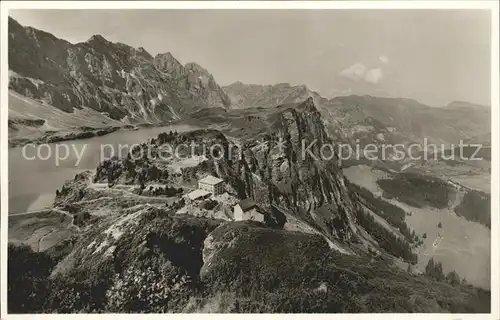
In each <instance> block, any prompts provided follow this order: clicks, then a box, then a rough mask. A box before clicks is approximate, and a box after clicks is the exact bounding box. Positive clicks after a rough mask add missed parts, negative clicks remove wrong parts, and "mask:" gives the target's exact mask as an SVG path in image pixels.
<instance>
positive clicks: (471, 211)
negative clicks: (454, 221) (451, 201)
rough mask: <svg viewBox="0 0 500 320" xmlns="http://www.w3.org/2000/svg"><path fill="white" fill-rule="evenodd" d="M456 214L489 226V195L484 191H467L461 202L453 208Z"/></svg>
mask: <svg viewBox="0 0 500 320" xmlns="http://www.w3.org/2000/svg"><path fill="white" fill-rule="evenodd" d="M455 212H456V214H457V215H459V216H462V217H464V218H465V219H467V220H470V221H474V222H478V223H480V224H482V225H485V226H487V227H488V228H490V227H491V208H490V195H489V194H486V193H484V192H480V191H476V190H471V191H468V192H467V193H466V194H465V195H464V198H463V199H462V202H461V203H460V204H459V205H458V206H457V207H456V208H455Z"/></svg>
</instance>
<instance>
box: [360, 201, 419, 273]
mask: <svg viewBox="0 0 500 320" xmlns="http://www.w3.org/2000/svg"><path fill="white" fill-rule="evenodd" d="M356 218H357V221H358V223H359V224H360V225H361V227H363V229H365V230H366V231H367V232H368V233H369V234H370V235H371V236H372V237H373V238H374V239H375V240H376V241H377V242H378V244H379V246H380V247H381V248H382V249H384V250H385V251H386V252H388V253H390V254H392V255H394V256H396V257H401V258H403V260H405V261H407V262H410V263H413V264H416V263H417V261H418V256H417V254H415V253H414V252H413V251H412V247H411V244H410V243H409V242H408V241H406V239H404V238H401V237H398V236H396V235H395V234H394V233H393V232H392V231H390V230H387V229H386V228H385V227H383V226H382V225H381V224H379V223H377V222H376V221H375V218H374V217H373V216H372V215H371V214H369V213H368V212H365V210H363V209H358V210H356Z"/></svg>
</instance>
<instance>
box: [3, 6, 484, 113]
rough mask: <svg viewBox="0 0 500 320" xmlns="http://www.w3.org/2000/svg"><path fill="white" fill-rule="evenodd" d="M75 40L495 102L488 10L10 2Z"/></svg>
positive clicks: (234, 76) (222, 71)
mask: <svg viewBox="0 0 500 320" xmlns="http://www.w3.org/2000/svg"><path fill="white" fill-rule="evenodd" d="M9 15H10V16H11V17H13V18H14V19H16V20H17V21H18V22H19V23H21V24H22V25H27V26H32V27H35V28H37V29H42V30H44V31H47V32H50V33H52V34H54V35H55V36H56V37H59V38H63V39H66V40H68V41H70V42H72V43H76V42H81V41H86V40H87V39H88V38H90V37H91V36H92V35H94V34H100V35H102V36H104V37H105V38H106V39H108V40H110V41H113V42H122V43H126V44H128V45H131V46H134V47H144V48H145V49H146V50H147V51H148V52H149V53H151V54H152V55H155V54H158V53H164V52H171V53H172V54H173V55H174V56H175V57H176V58H177V59H178V60H179V61H180V62H182V63H187V62H197V63H198V64H200V65H201V66H203V67H204V68H206V69H207V70H208V71H209V72H210V73H212V74H213V75H214V77H215V79H216V81H217V82H218V83H219V84H220V85H228V84H230V83H233V82H235V81H241V82H243V83H254V84H276V83H283V82H287V83H290V84H292V85H301V84H305V85H307V86H308V87H309V88H310V89H312V90H315V91H318V92H319V93H320V94H321V95H323V96H326V97H333V96H339V95H349V94H369V95H374V96H387V97H404V98H411V99H416V100H418V101H420V102H422V103H425V104H428V105H431V106H443V105H446V104H448V103H450V102H451V101H455V100H459V101H468V102H472V103H479V104H485V105H490V104H491V103H490V90H491V88H490V72H491V66H490V63H491V61H490V50H491V49H490V41H491V39H490V36H491V34H490V33H491V30H490V28H491V27H490V23H491V21H490V16H489V12H488V11H483V10H11V11H10V12H9Z"/></svg>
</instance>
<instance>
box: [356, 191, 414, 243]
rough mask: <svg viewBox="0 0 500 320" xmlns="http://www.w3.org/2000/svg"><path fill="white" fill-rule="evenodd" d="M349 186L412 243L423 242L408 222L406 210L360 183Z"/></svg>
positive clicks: (366, 204) (367, 205)
mask: <svg viewBox="0 0 500 320" xmlns="http://www.w3.org/2000/svg"><path fill="white" fill-rule="evenodd" d="M348 188H349V189H350V190H351V191H354V192H355V193H356V194H357V195H358V196H360V197H361V198H362V200H364V201H363V204H364V205H365V206H366V207H367V208H368V209H370V210H371V211H373V212H375V213H376V214H377V215H379V216H381V217H382V218H384V219H385V220H386V221H387V222H388V223H390V224H391V225H392V226H394V227H396V228H397V229H398V230H399V231H400V232H401V234H403V235H404V236H405V237H406V239H407V240H408V241H409V242H410V243H414V242H415V243H417V244H419V243H421V240H420V239H419V238H418V236H417V235H416V234H415V230H413V229H411V228H410V227H408V225H407V224H406V222H405V216H406V212H405V211H404V210H403V209H401V208H400V207H397V206H395V205H393V204H391V203H389V202H387V201H385V200H383V199H382V198H380V197H375V196H374V195H373V193H371V192H370V191H369V190H367V189H365V188H363V187H360V186H358V185H355V184H352V183H348Z"/></svg>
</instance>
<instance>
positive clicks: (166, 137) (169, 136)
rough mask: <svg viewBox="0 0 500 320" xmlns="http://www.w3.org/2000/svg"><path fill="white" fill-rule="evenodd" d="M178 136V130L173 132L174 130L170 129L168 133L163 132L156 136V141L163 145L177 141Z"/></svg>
mask: <svg viewBox="0 0 500 320" xmlns="http://www.w3.org/2000/svg"><path fill="white" fill-rule="evenodd" d="M177 136H178V133H177V131H174V132H172V130H170V131H169V132H168V133H166V132H162V133H160V134H159V135H158V137H157V138H156V140H155V143H156V144H158V145H160V146H161V145H162V144H165V143H169V142H172V141H175V139H176V137H177Z"/></svg>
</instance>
